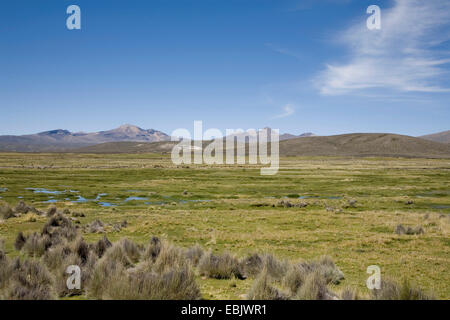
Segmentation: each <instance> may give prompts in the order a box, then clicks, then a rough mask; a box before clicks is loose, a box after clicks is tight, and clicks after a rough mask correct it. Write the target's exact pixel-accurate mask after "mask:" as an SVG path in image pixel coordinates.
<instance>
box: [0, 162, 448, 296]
mask: <svg viewBox="0 0 450 320" xmlns="http://www.w3.org/2000/svg"><path fill="white" fill-rule="evenodd" d="M0 159H1V161H2V168H1V169H0V172H1V175H0V176H1V178H2V180H1V181H0V184H1V185H0V188H3V189H2V190H6V191H1V194H0V196H1V197H2V199H1V200H2V201H3V202H2V204H3V206H2V208H4V207H6V205H7V206H8V207H9V210H4V212H8V214H7V216H8V218H7V219H4V218H3V214H1V216H0V234H1V235H2V237H3V238H4V239H5V246H4V247H5V249H4V251H3V254H4V255H5V256H6V257H7V258H8V259H9V261H10V262H12V261H14V260H15V259H16V257H20V259H21V261H22V262H23V261H25V260H28V259H31V260H33V261H37V262H39V263H41V264H42V265H43V266H44V267H45V268H46V269H47V271H48V272H49V273H50V275H51V278H52V283H53V284H52V291H51V295H52V297H53V298H57V297H62V298H65V297H68V296H70V295H74V294H75V295H80V298H86V297H91V298H95V297H96V295H94V294H93V292H94V290H88V288H91V287H92V288H94V287H95V285H94V282H93V279H94V271H96V270H97V269H98V267H99V266H100V262H101V261H103V260H106V256H107V252H108V251H109V250H110V249H112V248H113V246H114V247H121V246H119V243H121V239H127V240H128V241H130V242H131V243H132V245H131V246H130V244H128V245H125V249H124V248H121V249H120V251H118V252H115V253H116V254H117V253H118V255H117V258H118V259H119V258H123V259H124V262H125V264H126V267H123V269H124V270H123V271H120V272H123V273H119V274H121V275H122V276H123V275H128V274H129V273H130V274H131V273H132V272H134V271H135V270H138V269H139V270H142V269H141V268H144V270H152V272H154V273H156V274H163V273H165V272H166V271H167V272H168V271H170V270H180V269H182V268H184V267H185V266H186V265H189V270H190V271H191V272H192V273H193V275H194V279H195V283H196V284H197V287H198V289H199V290H200V292H201V298H205V299H218V298H220V299H229V298H231V299H240V298H243V294H246V293H248V292H249V290H250V289H251V287H252V286H253V283H254V281H255V280H256V279H257V278H259V276H260V275H261V272H262V270H263V269H264V268H266V269H267V270H266V273H267V277H268V279H267V283H268V284H270V286H272V287H273V288H275V289H277V290H278V293H280V294H281V295H282V297H283V298H289V299H297V298H308V297H311V296H313V297H314V296H316V297H317V296H321V294H320V292H321V290H315V291H314V290H313V292H318V293H319V294H318V295H315V294H309V293H310V292H311V291H309V290H306V288H307V287H304V289H303V291H302V292H301V294H300V292H299V288H300V287H302V285H304V283H305V279H306V275H308V274H309V273H308V272H305V271H304V270H303V269H307V268H306V266H303V269H301V270H302V272H303V273H299V272H298V271H297V272H294V271H292V269H294V266H295V267H298V268H299V269H300V266H302V264H306V265H313V266H314V268H313V269H314V270H317V269H321V270H322V269H323V270H322V271H320V272H319V271H317V273H318V274H319V275H320V276H318V277H317V278H320V279H323V282H325V286H326V289H327V291H328V292H330V293H331V292H332V293H333V294H332V295H330V296H327V298H328V299H329V298H333V299H334V298H340V299H356V298H357V299H368V298H370V292H369V290H368V289H367V288H366V287H365V280H366V279H367V276H368V275H367V273H366V268H367V265H368V264H378V265H380V266H381V267H382V272H383V275H385V274H388V275H389V274H391V275H399V274H402V275H403V274H405V275H406V276H407V277H408V278H409V279H411V280H412V281H414V282H415V283H417V285H418V286H420V287H423V288H424V290H428V289H431V288H433V289H434V293H435V295H436V297H437V298H448V283H449V278H448V277H449V275H448V273H447V272H446V270H447V266H448V250H447V248H448V240H447V239H448V234H449V231H450V219H448V217H449V215H448V214H449V213H450V211H449V210H450V208H448V207H447V205H448V203H449V201H448V199H449V194H448V188H449V185H448V181H450V179H449V174H448V171H447V170H446V169H445V168H447V167H448V160H422V159H388V158H382V159H381V158H380V159H345V158H317V159H316V158H284V159H282V165H281V169H280V173H279V174H278V175H276V176H273V177H261V176H260V175H259V170H258V168H257V167H255V166H250V165H243V166H242V167H229V166H223V167H222V166H215V167H208V166H198V165H190V166H189V167H190V168H183V167H184V166H180V167H176V166H173V165H172V164H171V163H170V160H169V159H166V158H165V157H164V156H160V155H158V156H155V155H148V154H142V155H133V156H132V157H131V156H130V155H101V156H94V155H77V154H74V155H64V154H63V155H57V154H52V155H44V154H29V155H19V154H8V155H7V156H4V155H2V154H0ZM17 163H23V167H17V166H16V164H17ZM49 163H51V164H52V166H49V165H48V164H49ZM155 166H157V167H155ZM392 168H395V170H394V169H392ZM112 169H113V170H112ZM63 180H64V183H62V181H63ZM417 181H419V182H417ZM29 187H33V188H41V189H42V188H45V190H49V191H50V192H53V193H51V194H47V193H45V192H34V191H33V190H27V189H26V188H29ZM69 188H70V189H69ZM69 190H73V193H72V192H69ZM184 190H188V194H184V192H183V191H184ZM100 193H102V194H105V195H104V196H101V200H100V201H104V203H106V204H111V206H102V205H101V204H102V203H103V202H99V201H94V199H95V198H96V197H97V196H98V195H99V194H100ZM290 194H292V195H294V194H295V195H299V196H300V198H301V199H294V198H290V199H285V197H286V196H287V195H290ZM19 196H20V197H22V198H21V199H18V197H19ZM79 196H81V197H82V198H84V199H86V201H84V200H81V201H78V199H79ZM50 197H52V198H50ZM127 197H140V198H147V200H134V201H130V202H126V201H125V199H126V198H127ZM49 199H52V200H54V201H56V202H55V203H54V204H51V205H50V207H48V204H47V203H44V202H45V201H47V200H49ZM66 199H68V200H66ZM351 200H355V201H356V202H351ZM21 201H23V203H21ZM281 201H285V202H289V203H290V204H291V206H290V207H289V206H288V207H284V205H283V206H277V204H278V203H279V202H281ZM408 201H413V204H411V205H406V203H407V202H408ZM255 204H257V205H255ZM260 204H262V205H260ZM297 204H299V206H296V205H297ZM300 204H301V205H300ZM303 204H305V205H306V206H303ZM352 204H353V205H352ZM26 207H27V208H28V211H27V210H26ZM33 207H34V208H35V209H34V210H32V208H33ZM16 208H18V209H19V210H18V211H21V212H22V213H20V212H16ZM327 208H331V209H330V210H329V211H328V210H327ZM64 209H67V210H64ZM25 211H27V212H26V213H24V212H25ZM2 212H3V211H2ZM81 212H82V214H81ZM46 215H48V216H47V217H45V216H46ZM425 216H426V219H425ZM51 218H55V219H54V220H52V219H51ZM96 220H98V221H100V222H101V223H102V224H103V230H101V229H100V230H98V231H96V232H93V233H90V232H89V227H88V226H90V225H91V224H92V223H93V222H95V221H96ZM124 220H126V221H127V223H126V224H125V223H123V221H124ZM398 224H402V225H403V226H404V229H405V233H404V235H400V236H399V235H397V234H395V233H394V232H393V231H395V229H396V226H397V225H398ZM43 225H45V227H44V228H43V227H42V226H43ZM408 228H410V229H411V230H410V232H408ZM420 228H422V230H423V231H424V233H422V231H420ZM19 232H22V234H21V235H20V236H19ZM412 234H416V235H412ZM152 235H155V236H156V237H154V239H152ZM81 238H82V240H81ZM166 239H168V240H169V241H170V242H169V241H168V240H166ZM27 240H28V244H27V246H25V243H26V242H27ZM165 242H166V243H167V244H168V247H172V248H174V250H167V251H166V253H165V254H164V256H165V257H164V259H160V260H159V262H157V260H158V257H159V255H160V253H161V250H163V249H164V246H165V244H164V243H165ZM122 246H123V245H122ZM116 250H117V248H116ZM87 251H88V252H89V253H87ZM386 252H396V254H395V255H392V254H391V255H388V254H385V253H386ZM120 253H123V254H122V255H121V254H120ZM209 253H210V254H211V255H212V256H215V257H220V256H223V255H226V254H227V253H228V255H229V256H231V257H234V259H231V260H232V261H233V263H231V264H230V266H232V267H231V268H229V269H228V270H230V269H231V270H238V272H234V271H233V273H232V275H231V276H230V277H229V278H227V279H218V278H217V277H214V276H210V274H209V273H207V272H205V273H204V274H202V273H200V268H199V267H200V261H201V260H202V259H204V256H208V254H209ZM269 253H270V254H269ZM108 255H109V254H108ZM322 255H325V256H329V257H332V259H330V261H334V262H336V265H337V266H338V269H339V270H341V271H342V272H343V273H344V274H345V279H342V277H340V276H339V275H340V273H339V272H338V271H337V270H335V269H334V268H333V267H332V266H331V264H330V265H328V264H326V263H324V264H323V265H322V264H321V263H320V261H321V259H320V258H319V259H318V257H320V256H322ZM267 256H271V257H272V259H271V258H267ZM300 257H301V258H302V259H304V260H302V261H301V262H295V261H297V259H298V258H300ZM111 258H112V257H110V259H111ZM71 261H74V262H77V263H80V264H83V263H84V264H85V265H84V266H81V268H82V270H83V276H84V274H86V277H87V278H86V279H85V280H83V283H84V284H85V285H86V286H84V287H82V290H81V292H65V291H64V281H63V279H66V278H67V274H65V273H64V271H65V270H64V269H65V268H66V267H67V263H70V262H71ZM162 261H165V262H164V263H162ZM180 261H184V263H180ZM206 261H207V260H206ZM90 265H93V266H94V267H88V266H90ZM171 265H175V267H173V268H171V267H170V266H171ZM209 265H212V266H214V264H208V263H206V264H205V266H209ZM225 265H226V264H225ZM266 265H267V267H265V266H266ZM145 268H147V269H145ZM207 269H208V268H206V270H207ZM99 270H100V269H98V271H99ZM211 270H213V268H211ZM225 270H227V268H225ZM89 271H91V272H89ZM226 273H227V272H225V274H226ZM212 274H213V273H211V275H212ZM228 274H230V273H228ZM97 275H98V274H97ZM127 277H128V276H127ZM227 277H228V276H227ZM238 277H240V278H241V279H242V280H240V279H238ZM106 278H107V277H106ZM122 278H126V277H122ZM311 278H312V276H311ZM339 279H340V280H339ZM437 279H439V281H438V280H437ZM338 282H339V284H337V283H338ZM310 283H311V284H314V285H310V287H311V288H319V289H321V288H323V286H319V285H317V283H316V282H313V281H310ZM318 283H319V284H320V282H318ZM91 284H92V285H91ZM100 287H101V286H100ZM345 288H349V289H348V290H347V289H345ZM100 289H101V288H100ZM105 290H106V289H105ZM105 290H104V291H103V292H101V293H100V294H99V295H98V297H101V298H102V299H108V295H109V294H110V293H107V294H106V292H107V291H105ZM108 290H110V289H108ZM100 291H101V290H100ZM4 292H5V291H3V290H2V294H3V293H4ZM307 293H308V294H307ZM111 295H112V293H111Z"/></svg>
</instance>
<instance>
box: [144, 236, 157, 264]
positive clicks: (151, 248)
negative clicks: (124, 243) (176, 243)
mask: <svg viewBox="0 0 450 320" xmlns="http://www.w3.org/2000/svg"><path fill="white" fill-rule="evenodd" d="M160 252H161V240H160V239H159V238H158V237H152V238H151V240H150V243H149V244H148V246H147V248H146V249H145V252H144V259H151V260H152V261H153V262H155V261H156V258H157V257H158V256H159V253H160Z"/></svg>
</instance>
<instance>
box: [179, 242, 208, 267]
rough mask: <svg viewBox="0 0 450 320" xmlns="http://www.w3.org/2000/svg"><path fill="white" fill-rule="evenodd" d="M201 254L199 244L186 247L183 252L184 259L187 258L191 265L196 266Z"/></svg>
mask: <svg viewBox="0 0 450 320" xmlns="http://www.w3.org/2000/svg"><path fill="white" fill-rule="evenodd" d="M203 254H204V250H203V248H202V247H200V246H199V245H195V246H193V247H190V248H187V249H186V251H185V253H184V255H185V257H186V259H188V260H189V261H190V262H191V264H192V265H193V266H197V265H198V264H199V262H200V259H201V258H202V256H203Z"/></svg>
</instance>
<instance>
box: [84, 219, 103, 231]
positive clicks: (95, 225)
mask: <svg viewBox="0 0 450 320" xmlns="http://www.w3.org/2000/svg"><path fill="white" fill-rule="evenodd" d="M87 232H89V233H103V232H105V224H104V223H103V222H102V221H100V220H95V221H93V222H91V223H90V224H88V225H87Z"/></svg>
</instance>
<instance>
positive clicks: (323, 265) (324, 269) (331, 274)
mask: <svg viewBox="0 0 450 320" xmlns="http://www.w3.org/2000/svg"><path fill="white" fill-rule="evenodd" d="M300 265H301V267H302V268H303V269H304V270H305V271H306V272H308V273H312V272H315V271H317V272H318V273H319V274H320V275H321V276H322V277H323V278H324V279H325V282H326V283H327V284H329V283H332V284H339V282H340V281H341V280H343V279H344V278H345V277H344V273H343V272H342V271H341V270H340V269H339V268H338V267H337V266H336V265H335V264H334V262H333V260H332V259H331V258H330V257H327V256H324V257H321V258H320V259H319V260H316V261H311V262H303V263H301V264H300Z"/></svg>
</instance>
